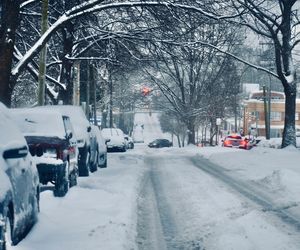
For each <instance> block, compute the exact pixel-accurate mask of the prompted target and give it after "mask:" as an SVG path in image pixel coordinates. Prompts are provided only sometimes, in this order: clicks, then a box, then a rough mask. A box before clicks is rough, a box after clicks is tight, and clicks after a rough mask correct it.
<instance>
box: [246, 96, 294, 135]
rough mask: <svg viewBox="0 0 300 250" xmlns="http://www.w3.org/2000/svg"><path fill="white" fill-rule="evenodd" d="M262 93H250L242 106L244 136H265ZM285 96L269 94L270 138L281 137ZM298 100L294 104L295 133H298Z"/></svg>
mask: <svg viewBox="0 0 300 250" xmlns="http://www.w3.org/2000/svg"><path fill="white" fill-rule="evenodd" d="M263 100H264V98H263V92H262V91H258V92H255V93H252V95H251V96H250V99H249V100H245V101H244V105H243V131H244V133H245V134H249V133H250V134H253V135H256V136H266V130H265V112H264V101H263ZM284 108H285V96H284V93H282V92H273V91H272V92H271V114H270V121H271V124H270V137H271V138H274V137H281V136H282V132H283V127H284V117H285V110H284ZM299 116H300V100H299V99H297V104H296V116H295V118H296V131H298V133H299V132H300V119H299Z"/></svg>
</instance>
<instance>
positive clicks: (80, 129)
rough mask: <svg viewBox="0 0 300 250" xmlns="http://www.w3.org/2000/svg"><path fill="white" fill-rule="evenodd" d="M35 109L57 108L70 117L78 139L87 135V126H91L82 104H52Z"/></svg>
mask: <svg viewBox="0 0 300 250" xmlns="http://www.w3.org/2000/svg"><path fill="white" fill-rule="evenodd" d="M35 109H40V110H49V111H50V110H55V111H58V112H60V113H61V114H62V115H66V116H68V117H70V120H71V123H72V126H73V128H74V130H75V134H76V137H77V139H82V138H85V137H86V136H87V130H86V129H87V127H88V126H90V123H89V121H88V120H87V118H86V116H85V114H84V112H83V110H82V108H81V107H80V106H73V105H52V106H43V107H37V108H35Z"/></svg>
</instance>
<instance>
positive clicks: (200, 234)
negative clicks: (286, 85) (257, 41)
mask: <svg viewBox="0 0 300 250" xmlns="http://www.w3.org/2000/svg"><path fill="white" fill-rule="evenodd" d="M136 119H137V123H138V124H144V127H145V130H144V137H145V138H144V139H145V142H146V143H147V142H149V141H151V140H153V139H155V138H156V137H162V136H163V137H166V138H169V139H170V136H168V135H163V134H162V133H161V131H160V129H159V126H158V121H157V116H156V115H155V114H152V116H149V115H148V114H147V113H145V114H138V115H137V116H136ZM274 152H275V153H274ZM208 158H209V160H210V161H209V162H207V160H206V159H208ZM108 160H109V161H108V162H109V164H108V168H107V169H101V170H99V171H97V172H95V173H93V174H91V176H90V177H87V178H80V179H79V183H78V186H77V187H74V188H72V189H70V191H69V193H68V194H67V195H66V197H63V198H56V197H53V195H52V192H51V191H49V190H48V191H45V192H43V193H42V194H41V213H40V214H39V221H38V223H37V224H36V225H35V227H34V228H33V230H32V231H31V232H30V233H29V235H28V236H27V237H26V238H25V239H24V240H23V241H22V242H20V244H19V245H17V246H15V247H13V248H12V249H13V250H40V249H43V250H99V249H101V250H102V249H103V250H123V249H124V250H132V249H134V250H136V249H140V250H148V249H149V250H152V249H153V250H165V249H174V250H177V249H183V250H197V249H198V250H199V249H206V250H241V249H243V250H269V249H272V250H284V249H286V250H297V249H298V250H299V249H300V240H299V239H300V231H299V226H298V225H299V222H298V219H297V218H298V217H299V214H300V209H299V207H300V206H299V205H300V199H299V192H300V171H299V170H298V169H299V167H298V165H297V164H294V163H297V162H299V152H298V151H296V152H293V151H291V152H289V151H282V150H281V151H274V150H269V149H259V148H258V149H253V150H251V151H244V150H242V151H241V150H234V149H224V148H217V147H215V148H201V149H199V148H196V147H192V148H185V149H179V148H176V147H174V148H162V149H150V148H148V147H147V145H146V144H136V147H135V149H134V150H129V151H127V152H126V153H111V154H109V159H108ZM217 165H219V166H221V167H219V166H217ZM281 166H284V168H282V167H281ZM287 216H288V217H287ZM293 220H294V221H293Z"/></svg>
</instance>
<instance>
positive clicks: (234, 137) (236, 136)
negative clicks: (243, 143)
mask: <svg viewBox="0 0 300 250" xmlns="http://www.w3.org/2000/svg"><path fill="white" fill-rule="evenodd" d="M226 138H228V139H235V140H239V139H242V137H241V136H239V135H229V136H227V137H226Z"/></svg>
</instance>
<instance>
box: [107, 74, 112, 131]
mask: <svg viewBox="0 0 300 250" xmlns="http://www.w3.org/2000/svg"><path fill="white" fill-rule="evenodd" d="M111 72H112V70H110V71H109V83H108V84H109V127H110V128H112V127H113V82H112V75H111Z"/></svg>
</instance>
